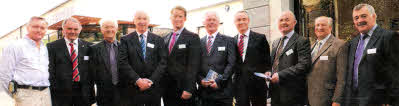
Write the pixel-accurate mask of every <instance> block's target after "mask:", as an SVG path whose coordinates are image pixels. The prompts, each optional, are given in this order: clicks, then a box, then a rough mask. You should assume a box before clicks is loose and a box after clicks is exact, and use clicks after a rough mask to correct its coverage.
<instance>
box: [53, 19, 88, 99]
mask: <svg viewBox="0 0 399 106" xmlns="http://www.w3.org/2000/svg"><path fill="white" fill-rule="evenodd" d="M81 30H82V25H81V24H80V22H79V20H77V19H76V18H73V17H71V18H68V19H65V20H64V21H63V22H62V34H63V35H64V38H63V39H59V40H56V41H54V42H51V43H48V44H47V48H48V51H49V59H50V64H49V72H50V78H49V79H50V83H51V97H52V101H53V105H55V106H88V105H91V104H93V103H94V102H95V100H94V87H93V85H94V84H93V82H92V80H91V78H90V77H91V75H89V74H90V73H89V65H90V64H89V60H90V56H89V55H90V54H89V46H90V45H92V43H90V42H87V41H84V40H81V39H79V38H78V37H79V34H80V31H81Z"/></svg>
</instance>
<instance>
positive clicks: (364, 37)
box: [361, 34, 369, 40]
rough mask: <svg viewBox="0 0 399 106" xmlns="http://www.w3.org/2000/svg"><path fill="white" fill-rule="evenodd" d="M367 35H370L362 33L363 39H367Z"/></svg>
mask: <svg viewBox="0 0 399 106" xmlns="http://www.w3.org/2000/svg"><path fill="white" fill-rule="evenodd" d="M367 37H369V35H368V34H363V35H361V39H362V40H364V39H366V38H367Z"/></svg>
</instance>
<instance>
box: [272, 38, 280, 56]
mask: <svg viewBox="0 0 399 106" xmlns="http://www.w3.org/2000/svg"><path fill="white" fill-rule="evenodd" d="M280 42H281V37H280V38H279V39H276V40H274V42H273V44H272V46H273V49H272V52H271V58H272V62H274V58H275V57H276V52H277V47H278V44H279V43H280Z"/></svg>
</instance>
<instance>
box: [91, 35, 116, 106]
mask: <svg viewBox="0 0 399 106" xmlns="http://www.w3.org/2000/svg"><path fill="white" fill-rule="evenodd" d="M117 45H118V47H119V45H120V44H119V43H118V44H117ZM90 51H91V55H90V57H91V63H90V75H91V76H92V77H91V78H92V79H93V81H94V83H95V84H96V86H97V95H96V99H97V104H103V103H105V102H106V101H110V103H112V101H111V100H112V99H113V98H107V97H113V96H112V95H113V93H114V92H113V86H114V85H113V83H112V72H111V70H110V67H109V64H110V63H109V62H110V59H109V53H108V49H107V47H106V42H105V41H102V42H100V43H97V44H95V45H91V47H90ZM116 52H117V51H116ZM115 59H118V53H116V54H115ZM117 67H118V66H117ZM119 75H120V74H119ZM107 103H108V102H107Z"/></svg>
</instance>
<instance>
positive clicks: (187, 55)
mask: <svg viewBox="0 0 399 106" xmlns="http://www.w3.org/2000/svg"><path fill="white" fill-rule="evenodd" d="M186 17H187V11H186V9H185V8H183V7H181V6H176V7H174V8H173V9H172V10H171V16H170V20H171V23H172V25H173V31H172V32H171V33H169V34H168V35H167V36H165V37H163V38H162V37H160V36H158V35H156V34H154V33H152V32H150V31H149V30H148V26H149V22H150V18H149V16H148V14H147V13H145V12H143V11H137V12H136V13H135V15H134V19H133V22H134V25H135V27H136V30H135V31H134V32H132V33H130V34H128V35H126V36H123V37H122V38H121V39H120V41H119V42H118V41H117V40H116V37H115V35H116V33H117V31H118V23H117V21H115V20H112V19H102V20H101V21H100V29H101V33H102V34H103V37H104V40H103V41H101V42H99V43H96V44H92V43H90V42H87V41H84V40H81V39H79V34H80V31H81V30H82V26H81V24H80V22H79V21H78V20H77V19H75V18H68V19H66V20H64V21H63V23H62V29H63V30H62V34H63V36H64V38H63V39H59V40H56V41H54V42H51V43H48V44H47V46H45V45H44V44H43V42H41V39H42V38H43V36H44V35H45V32H46V30H47V27H48V23H47V22H46V21H45V19H44V18H41V17H32V18H31V20H30V21H29V22H28V24H27V31H28V34H27V35H26V36H25V37H24V38H23V39H20V40H18V41H16V42H12V43H11V44H10V46H8V47H7V48H5V49H4V50H3V53H2V57H1V59H2V61H1V64H0V65H1V67H2V68H1V69H0V72H1V77H0V78H1V81H2V88H4V89H6V90H9V89H10V88H14V89H10V90H11V91H12V92H11V93H10V95H12V96H13V97H14V99H15V100H16V104H17V105H21V106H28V105H29V106H30V105H34V106H50V105H53V106H89V105H92V104H94V103H97V105H99V106H160V105H161V97H162V100H163V104H164V105H165V106H232V105H233V103H235V106H266V104H267V102H266V100H267V98H269V97H270V98H271V105H272V106H303V105H306V104H310V105H311V106H329V105H332V106H339V105H342V106H382V105H387V104H391V105H398V104H399V100H398V99H399V79H398V78H397V77H396V75H399V74H398V73H399V72H398V71H399V68H398V66H399V65H398V63H399V61H398V53H399V51H398V47H397V46H395V45H397V44H398V43H397V42H398V41H399V35H398V34H397V33H395V32H392V31H388V30H385V29H383V28H381V27H380V26H378V25H377V24H376V18H377V16H376V13H375V11H374V8H373V7H372V6H370V5H368V4H359V5H357V6H356V7H355V8H354V9H353V21H354V24H355V28H356V29H357V30H358V31H359V32H360V33H359V35H358V36H356V37H354V38H353V39H351V40H349V41H348V42H345V41H342V40H340V39H339V38H337V37H335V36H334V35H332V34H331V31H332V25H333V19H332V18H330V17H326V16H321V17H318V18H316V19H315V34H316V36H317V40H316V42H315V43H313V44H311V43H310V41H309V40H308V39H307V38H305V37H303V36H300V35H298V34H297V33H296V32H295V31H294V28H295V25H296V23H297V21H296V18H295V15H294V14H293V13H292V12H290V11H286V12H283V13H282V14H281V16H280V17H279V20H278V29H279V31H280V32H281V34H282V37H280V38H279V39H277V40H275V41H273V43H272V46H271V47H270V46H269V43H268V40H267V39H266V36H265V35H264V34H260V33H257V32H254V31H252V30H250V28H249V23H250V18H249V15H248V13H247V12H245V11H239V12H237V13H236V14H235V17H234V24H235V26H236V28H237V31H238V34H237V35H236V36H235V37H229V36H227V35H223V34H222V33H219V32H218V26H219V25H220V19H219V16H218V14H217V13H216V12H206V14H205V17H204V20H203V25H204V27H205V30H206V36H204V37H203V38H201V39H200V38H199V36H198V35H197V34H195V33H193V32H190V31H188V30H187V29H186V28H184V23H185V21H186ZM255 73H256V74H255ZM259 74H261V75H259ZM261 76H262V77H261ZM267 81H270V84H267ZM10 83H13V84H14V85H13V84H10ZM94 85H96V87H97V91H96V92H95V91H94V88H95V86H94ZM268 95H270V96H268ZM233 98H235V99H233ZM234 100H235V101H234Z"/></svg>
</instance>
